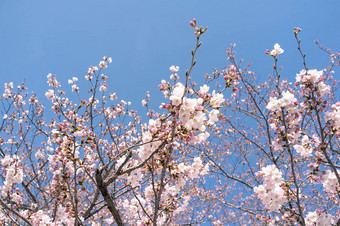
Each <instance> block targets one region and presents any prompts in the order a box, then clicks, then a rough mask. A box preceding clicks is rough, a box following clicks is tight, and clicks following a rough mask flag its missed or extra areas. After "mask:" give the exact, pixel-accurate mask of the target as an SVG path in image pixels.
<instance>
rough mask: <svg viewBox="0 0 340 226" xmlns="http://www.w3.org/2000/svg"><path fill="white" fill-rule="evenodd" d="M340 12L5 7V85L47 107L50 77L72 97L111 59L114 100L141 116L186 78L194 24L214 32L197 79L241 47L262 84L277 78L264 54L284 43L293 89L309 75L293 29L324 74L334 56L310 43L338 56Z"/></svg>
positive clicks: (251, 0) (230, 1)
mask: <svg viewBox="0 0 340 226" xmlns="http://www.w3.org/2000/svg"><path fill="white" fill-rule="evenodd" d="M339 12H340V1H339V0H324V1H321V0H320V1H316V0H285V1H283V0H262V1H260V0H223V1H222V0H220V1H217V0H210V1H207V0H201V1H199V0H197V1H193V0H181V1H180V0H171V1H170V0H169V1H165V0H152V1H148V0H145V1H125V0H119V1H118V0H110V1H109V0H106V1H104V0H100V1H87V0H78V1H75V0H72V1H70V0H68V1H64V0H58V1H47V0H34V1H29V0H26V1H23V0H19V1H9V0H8V1H7V0H1V1H0V31H1V33H0V34H1V35H0V38H1V42H0V50H1V54H0V62H1V67H0V84H4V83H5V82H11V81H12V82H14V84H15V85H18V84H20V83H21V82H22V81H23V80H25V81H26V85H27V87H28V88H29V91H34V92H37V93H38V95H39V97H40V100H43V101H47V100H46V98H45V96H44V93H45V92H46V91H47V90H48V89H49V87H48V85H47V83H46V75H47V74H48V73H53V74H56V75H57V78H58V80H59V81H61V82H62V83H63V87H64V89H65V90H66V91H69V92H70V90H71V87H70V85H68V84H67V80H68V79H69V78H71V77H73V76H76V77H78V78H79V82H78V84H79V86H80V89H81V87H82V84H84V82H85V81H84V75H85V74H86V71H87V69H88V67H89V66H90V65H97V64H98V63H99V61H100V60H102V57H103V56H109V57H112V59H113V62H112V64H110V66H109V69H108V70H106V71H105V74H106V75H108V76H109V81H108V85H109V89H108V91H109V92H117V94H118V97H120V98H122V99H124V100H130V101H132V103H133V104H135V106H136V107H138V108H139V107H141V104H140V102H141V100H142V99H143V98H144V96H145V92H146V91H147V90H150V92H151V95H152V96H151V101H152V102H153V103H154V104H155V106H158V105H159V102H160V101H161V100H162V94H161V93H160V92H158V87H157V86H158V84H159V83H160V81H161V80H162V79H166V80H168V79H169V75H170V74H171V72H170V71H169V67H170V66H171V65H178V66H179V67H180V71H179V75H180V77H181V79H183V78H184V72H185V70H186V69H188V67H189V64H190V58H191V56H190V50H191V49H192V48H194V45H195V36H194V34H193V29H192V28H191V27H190V26H189V23H188V22H189V20H191V19H192V18H194V17H195V18H197V21H198V24H199V25H202V26H207V27H208V30H207V33H206V34H205V35H204V36H203V37H202V41H203V45H202V47H201V48H200V49H199V52H198V55H197V66H196V67H195V68H194V70H193V72H192V77H193V78H194V80H200V78H202V77H203V76H204V74H205V73H211V72H212V68H213V67H216V68H219V69H221V68H222V67H223V66H226V65H228V62H227V57H226V54H225V51H226V49H227V48H228V47H229V45H230V43H236V44H237V48H236V51H237V57H238V58H243V59H245V62H246V63H247V62H253V66H252V68H251V70H253V71H254V72H255V75H256V76H257V77H258V78H259V79H261V80H262V79H265V78H266V77H267V75H268V74H271V73H273V70H272V67H271V66H272V64H273V60H272V58H271V57H269V56H267V55H265V54H264V51H265V50H266V49H269V50H271V49H272V48H273V45H274V44H275V43H279V44H280V45H281V47H282V48H283V49H284V50H285V52H284V54H282V55H280V59H279V65H282V66H283V68H284V70H283V72H282V77H284V78H285V77H286V78H289V80H291V81H294V80H293V78H295V74H296V73H297V72H299V71H300V70H301V69H302V68H303V65H302V60H301V57H299V53H298V52H297V50H296V41H295V39H294V35H293V28H294V26H298V27H300V28H302V32H301V33H300V34H301V35H300V37H301V38H302V48H303V51H304V52H305V53H306V54H307V65H308V66H309V68H316V69H319V70H320V69H322V68H323V67H325V66H327V65H328V60H329V57H328V55H327V54H325V53H323V52H322V51H320V50H319V49H318V48H317V47H316V45H315V44H314V43H313V41H314V40H315V39H318V40H319V42H320V43H322V44H324V45H325V46H327V47H330V48H332V49H334V50H337V51H340V19H339ZM182 81H183V80H182ZM1 87H2V88H1V92H3V90H4V88H3V85H1ZM83 91H84V92H86V90H83Z"/></svg>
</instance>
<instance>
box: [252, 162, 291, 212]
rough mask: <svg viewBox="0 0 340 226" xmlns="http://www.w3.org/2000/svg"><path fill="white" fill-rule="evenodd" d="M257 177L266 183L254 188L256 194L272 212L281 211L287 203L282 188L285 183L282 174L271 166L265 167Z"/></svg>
mask: <svg viewBox="0 0 340 226" xmlns="http://www.w3.org/2000/svg"><path fill="white" fill-rule="evenodd" d="M257 175H258V176H261V177H263V179H264V181H263V185H259V186H257V187H254V191H255V193H256V194H257V196H258V197H259V198H260V199H261V201H262V203H263V204H264V205H265V206H266V208H268V209H269V210H270V211H275V210H277V209H279V208H280V207H281V205H282V204H283V203H284V202H286V197H285V194H284V193H285V191H284V190H283V189H282V187H281V186H282V184H283V183H284V180H283V179H282V172H280V171H279V170H278V168H276V166H275V165H269V166H267V167H263V168H262V169H261V171H259V172H257Z"/></svg>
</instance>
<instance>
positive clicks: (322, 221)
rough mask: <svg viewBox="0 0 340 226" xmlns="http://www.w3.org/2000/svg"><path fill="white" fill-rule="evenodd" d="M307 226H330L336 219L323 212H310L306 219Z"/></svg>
mask: <svg viewBox="0 0 340 226" xmlns="http://www.w3.org/2000/svg"><path fill="white" fill-rule="evenodd" d="M305 222H306V225H307V226H314V225H317V226H328V225H332V224H333V223H334V217H333V216H332V215H331V214H327V213H325V212H321V211H314V212H309V213H308V214H307V216H306V218H305Z"/></svg>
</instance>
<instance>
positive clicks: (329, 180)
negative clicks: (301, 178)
mask: <svg viewBox="0 0 340 226" xmlns="http://www.w3.org/2000/svg"><path fill="white" fill-rule="evenodd" d="M338 173H339V174H340V171H338ZM321 182H322V185H323V187H324V190H325V191H326V192H330V193H336V192H337V188H338V187H339V186H340V185H339V182H338V179H337V178H336V175H335V173H333V172H332V171H330V170H327V171H326V174H325V175H323V176H322V177H321Z"/></svg>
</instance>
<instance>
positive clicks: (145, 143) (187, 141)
mask: <svg viewBox="0 0 340 226" xmlns="http://www.w3.org/2000/svg"><path fill="white" fill-rule="evenodd" d="M190 25H191V26H192V27H193V28H194V30H195V37H196V45H195V48H194V49H193V50H192V51H191V56H192V60H191V66H190V68H189V69H188V70H187V71H186V73H185V77H184V79H183V81H180V80H179V75H178V73H177V72H178V70H179V67H175V66H171V67H170V70H171V71H172V75H171V76H170V80H172V82H169V81H165V80H162V82H161V84H160V85H159V88H160V91H161V92H162V93H163V95H164V97H165V99H166V102H165V103H162V104H160V107H159V108H160V110H158V111H155V110H152V109H149V107H148V102H149V101H150V95H149V93H147V94H146V98H145V99H144V100H143V101H142V104H143V106H144V107H145V108H146V109H147V113H146V115H144V116H143V115H141V114H138V113H137V111H136V110H133V109H130V108H131V105H130V102H126V101H124V100H119V99H118V97H117V95H116V93H112V92H110V89H109V88H108V85H107V79H108V77H107V76H106V75H104V74H103V72H104V70H105V68H107V66H108V64H109V63H111V58H107V57H104V59H103V61H101V62H100V63H99V65H98V66H91V67H90V68H89V70H88V72H87V75H86V76H85V79H86V80H88V82H89V84H90V88H89V90H88V92H87V93H88V94H86V95H87V96H85V95H84V92H81V91H82V89H81V88H80V87H78V85H77V81H78V78H76V77H73V78H72V79H70V80H69V82H68V83H69V84H70V85H71V89H72V93H69V92H67V91H65V90H63V89H62V88H61V84H60V83H59V82H58V80H57V78H56V76H55V75H52V74H49V75H48V76H47V79H48V85H49V86H50V89H49V90H48V91H47V92H46V97H47V99H48V100H50V101H51V104H52V107H51V108H48V107H47V108H45V106H44V105H43V104H42V102H40V101H39V100H38V97H37V96H36V94H34V93H33V94H29V93H28V92H27V91H26V88H25V86H24V84H22V85H21V86H18V87H17V89H15V88H14V86H13V84H12V83H6V84H5V91H4V94H3V95H2V97H1V102H2V109H1V114H2V117H3V120H2V123H1V127H0V134H1V135H0V156H1V159H0V170H1V171H2V174H1V177H0V178H1V179H0V191H1V194H0V195H1V199H0V223H1V224H2V225H7V224H8V225H12V224H17V225H19V224H26V225H103V224H107V225H110V224H114V225H126V224H127V225H173V224H200V223H204V222H212V223H213V224H215V225H225V224H228V223H235V222H237V223H239V224H248V223H264V224H296V223H298V224H301V225H329V224H335V223H336V220H337V218H338V217H339V214H340V212H339V211H340V210H339V208H338V206H339V205H340V203H339V201H340V170H339V168H340V165H339V154H340V150H339V137H340V102H339V101H337V99H336V88H337V86H338V83H337V81H335V79H333V77H332V74H333V67H335V66H337V65H339V64H340V57H339V54H338V53H333V52H332V51H331V50H326V51H327V53H329V54H330V56H331V66H330V67H329V68H327V69H323V70H315V69H309V68H308V67H307V62H306V59H305V55H304V54H303V52H302V50H301V47H300V40H298V37H297V35H298V33H299V32H300V29H298V28H296V29H295V30H294V34H295V37H296V39H297V43H298V50H299V52H300V53H301V56H302V60H303V65H304V69H303V70H302V71H301V72H300V73H298V74H297V77H296V83H295V84H294V85H292V84H291V83H289V82H288V81H287V80H283V79H282V78H281V76H280V73H279V70H278V69H277V65H278V56H279V54H282V53H283V52H284V51H283V49H281V48H280V46H279V45H278V44H276V45H275V46H274V50H272V51H266V53H267V54H268V55H270V56H272V57H273V59H274V71H275V74H274V75H271V76H269V81H267V82H265V83H263V84H256V82H255V77H254V73H253V72H251V71H249V70H248V67H249V66H250V65H248V66H247V67H245V68H242V66H241V61H237V60H236V57H235V52H234V50H233V48H234V47H235V45H232V48H231V49H228V50H227V55H228V60H229V61H230V65H228V66H227V67H226V68H224V69H223V70H222V71H218V70H215V71H214V72H213V73H212V74H211V75H209V74H206V75H205V78H206V81H205V83H204V84H201V85H197V84H196V82H194V81H192V80H191V78H190V74H191V71H192V69H193V67H194V66H195V64H196V60H195V56H196V53H197V50H198V49H199V47H200V46H201V44H202V43H201V42H200V38H201V35H202V34H204V33H205V31H206V28H204V29H203V28H202V27H198V26H197V24H196V20H195V19H194V20H193V21H190ZM321 48H322V47H321ZM324 50H325V49H324ZM214 84H216V88H215V90H212V89H213V88H211V86H212V85H214ZM221 84H223V85H221ZM45 112H46V113H45Z"/></svg>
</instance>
